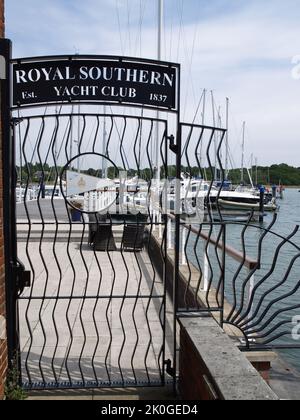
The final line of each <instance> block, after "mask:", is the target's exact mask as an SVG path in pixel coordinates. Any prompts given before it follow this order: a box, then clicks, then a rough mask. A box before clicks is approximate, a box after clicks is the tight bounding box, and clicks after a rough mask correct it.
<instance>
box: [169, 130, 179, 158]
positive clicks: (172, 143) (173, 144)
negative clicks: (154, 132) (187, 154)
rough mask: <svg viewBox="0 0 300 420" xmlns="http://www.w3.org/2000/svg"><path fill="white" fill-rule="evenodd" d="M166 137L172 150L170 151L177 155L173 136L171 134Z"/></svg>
mask: <svg viewBox="0 0 300 420" xmlns="http://www.w3.org/2000/svg"><path fill="white" fill-rule="evenodd" d="M167 139H168V140H169V142H170V150H172V152H173V153H175V155H177V153H178V146H177V144H175V137H174V136H173V135H172V136H169V137H167Z"/></svg>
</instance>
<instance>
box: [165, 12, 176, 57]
mask: <svg viewBox="0 0 300 420" xmlns="http://www.w3.org/2000/svg"><path fill="white" fill-rule="evenodd" d="M173 29H174V17H173V14H172V18H171V29H170V51H169V61H172V46H173V42H172V40H173ZM166 51H167V50H166Z"/></svg>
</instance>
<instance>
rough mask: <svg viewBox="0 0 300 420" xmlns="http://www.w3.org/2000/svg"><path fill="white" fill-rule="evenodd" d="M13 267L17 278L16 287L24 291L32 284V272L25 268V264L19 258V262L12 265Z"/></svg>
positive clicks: (20, 291)
mask: <svg viewBox="0 0 300 420" xmlns="http://www.w3.org/2000/svg"><path fill="white" fill-rule="evenodd" d="M12 268H13V273H14V276H15V279H16V289H17V290H18V292H19V293H22V292H23V290H24V289H25V288H26V287H30V286H31V272H30V271H27V270H25V266H24V264H23V263H21V261H19V260H17V264H13V265H12Z"/></svg>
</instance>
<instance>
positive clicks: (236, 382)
mask: <svg viewBox="0 0 300 420" xmlns="http://www.w3.org/2000/svg"><path fill="white" fill-rule="evenodd" d="M179 323H180V326H181V328H182V329H183V330H184V331H185V332H186V333H187V334H188V337H189V338H190V341H191V343H192V345H193V347H194V349H195V351H196V352H197V353H198V354H199V357H200V359H201V360H202V362H203V364H204V366H205V367H206V369H207V371H208V373H209V376H210V379H211V380H212V383H213V384H214V386H215V387H216V390H218V394H219V395H221V399H224V400H275V401H276V400H279V398H278V397H277V396H276V395H275V393H274V392H273V391H272V390H271V388H270V387H269V386H268V385H267V384H266V382H265V381H264V380H263V379H262V377H261V376H260V375H259V373H258V372H257V371H256V370H255V368H254V367H253V366H252V365H251V363H250V362H249V360H247V357H246V356H245V355H244V354H243V353H242V352H240V351H239V349H238V348H237V347H236V346H235V344H234V343H233V342H232V341H231V339H230V338H229V337H228V335H227V334H226V333H225V332H224V331H223V330H222V328H221V327H220V326H219V325H218V324H217V322H216V321H215V319H214V318H212V317H198V318H180V319H179Z"/></svg>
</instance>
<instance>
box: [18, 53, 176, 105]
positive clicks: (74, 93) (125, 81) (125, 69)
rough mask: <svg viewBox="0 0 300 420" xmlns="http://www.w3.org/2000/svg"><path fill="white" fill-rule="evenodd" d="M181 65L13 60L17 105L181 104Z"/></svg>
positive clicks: (78, 59) (144, 62)
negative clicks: (178, 96) (179, 96)
mask: <svg viewBox="0 0 300 420" xmlns="http://www.w3.org/2000/svg"><path fill="white" fill-rule="evenodd" d="M177 83H178V66H176V65H171V64H170V65H167V64H166V65H165V64H162V63H159V62H158V63H153V64H152V62H147V61H138V60H137V61H136V62H134V61H132V60H130V61H129V60H127V61H126V60H123V59H118V60H113V59H111V60H105V61H104V60H100V59H98V60H97V59H84V58H80V57H76V58H74V59H69V60H68V59H61V60H55V61H54V60H53V61H52V60H49V61H42V60H40V61H26V60H25V61H22V60H19V61H17V62H15V63H14V64H13V105H14V106H26V105H27V106H30V105H38V104H47V103H51V102H52V103H53V102H56V103H65V102H79V101H82V102H87V103H90V102H106V103H114V102H117V103H120V104H123V103H124V104H138V105H144V106H150V107H155V108H163V109H169V110H176V108H177V90H178V88H177V86H178V85H177Z"/></svg>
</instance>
